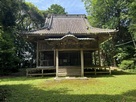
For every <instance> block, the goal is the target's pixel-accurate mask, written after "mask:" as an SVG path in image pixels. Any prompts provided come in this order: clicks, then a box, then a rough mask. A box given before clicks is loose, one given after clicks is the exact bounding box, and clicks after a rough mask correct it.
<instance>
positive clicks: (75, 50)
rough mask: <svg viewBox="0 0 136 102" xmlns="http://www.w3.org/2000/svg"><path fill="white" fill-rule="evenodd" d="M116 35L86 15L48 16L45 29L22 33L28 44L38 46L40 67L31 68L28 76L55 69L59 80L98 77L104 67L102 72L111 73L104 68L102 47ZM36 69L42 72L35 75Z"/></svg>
mask: <svg viewBox="0 0 136 102" xmlns="http://www.w3.org/2000/svg"><path fill="white" fill-rule="evenodd" d="M116 32H117V31H116V30H113V29H100V28H94V27H92V26H91V25H90V24H89V22H88V20H87V17H86V16H85V15H52V16H50V17H47V18H46V20H45V25H44V27H42V28H41V29H39V30H34V31H31V32H23V33H22V35H23V37H25V38H26V39H27V40H28V41H30V42H34V43H36V44H37V49H36V68H28V69H27V75H48V74H53V72H51V71H50V70H54V73H55V74H56V77H59V76H81V77H83V76H84V74H85V73H95V74H97V72H98V73H99V72H100V71H99V70H100V69H103V68H104V71H102V72H104V73H107V72H108V73H111V71H110V68H109V70H108V71H107V68H106V67H105V66H101V57H100V48H99V46H100V44H101V43H102V42H104V41H106V40H108V39H110V38H111V37H112V36H113V35H114V34H115V33H116ZM89 69H90V70H89ZM36 70H41V72H38V73H34V72H35V71H36ZM47 70H49V71H47ZM86 70H89V71H87V72H86ZM48 72H51V73H48Z"/></svg>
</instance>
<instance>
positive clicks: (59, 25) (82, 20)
mask: <svg viewBox="0 0 136 102" xmlns="http://www.w3.org/2000/svg"><path fill="white" fill-rule="evenodd" d="M111 32H115V30H109V29H100V28H93V27H91V26H90V25H89V22H88V20H87V18H86V16H85V15H53V16H51V17H49V18H47V19H46V21H45V26H44V27H43V28H42V29H40V30H36V31H33V32H27V33H25V34H91V33H94V34H96V33H111Z"/></svg>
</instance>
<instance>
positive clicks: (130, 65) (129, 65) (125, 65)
mask: <svg viewBox="0 0 136 102" xmlns="http://www.w3.org/2000/svg"><path fill="white" fill-rule="evenodd" d="M119 68H121V69H123V70H126V69H134V68H135V65H134V60H123V61H122V62H121V64H119Z"/></svg>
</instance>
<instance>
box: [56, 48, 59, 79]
mask: <svg viewBox="0 0 136 102" xmlns="http://www.w3.org/2000/svg"><path fill="white" fill-rule="evenodd" d="M58 55H59V54H58V49H56V77H58V68H59V58H58Z"/></svg>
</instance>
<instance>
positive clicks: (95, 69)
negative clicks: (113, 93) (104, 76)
mask: <svg viewBox="0 0 136 102" xmlns="http://www.w3.org/2000/svg"><path fill="white" fill-rule="evenodd" d="M85 69H86V70H88V71H86V72H85V73H94V74H95V75H97V74H98V73H109V74H110V75H111V68H110V66H91V67H85ZM89 70H90V71H89Z"/></svg>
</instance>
